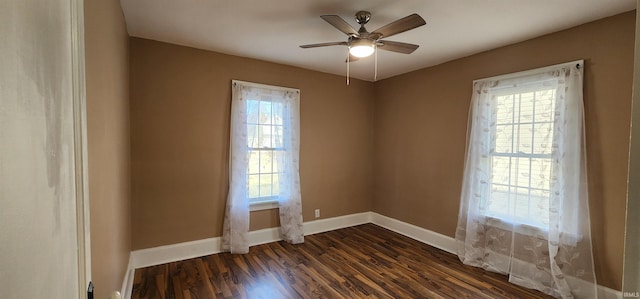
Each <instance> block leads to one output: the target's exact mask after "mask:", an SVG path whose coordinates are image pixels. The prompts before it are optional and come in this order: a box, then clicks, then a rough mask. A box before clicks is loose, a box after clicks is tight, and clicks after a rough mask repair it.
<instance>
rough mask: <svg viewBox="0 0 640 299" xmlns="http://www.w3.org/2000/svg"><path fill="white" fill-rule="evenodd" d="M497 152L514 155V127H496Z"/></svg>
mask: <svg viewBox="0 0 640 299" xmlns="http://www.w3.org/2000/svg"><path fill="white" fill-rule="evenodd" d="M495 140H496V141H495V143H496V144H495V151H496V152H497V153H512V152H513V151H512V147H513V126H512V125H496V136H495Z"/></svg>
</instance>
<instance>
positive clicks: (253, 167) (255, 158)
mask: <svg viewBox="0 0 640 299" xmlns="http://www.w3.org/2000/svg"><path fill="white" fill-rule="evenodd" d="M257 173H260V152H259V151H251V152H249V174H257Z"/></svg>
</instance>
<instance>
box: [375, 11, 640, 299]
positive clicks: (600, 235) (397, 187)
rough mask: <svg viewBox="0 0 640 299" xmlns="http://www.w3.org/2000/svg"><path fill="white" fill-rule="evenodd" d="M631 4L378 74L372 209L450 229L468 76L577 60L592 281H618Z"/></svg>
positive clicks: (455, 209)
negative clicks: (581, 63)
mask: <svg viewBox="0 0 640 299" xmlns="http://www.w3.org/2000/svg"><path fill="white" fill-rule="evenodd" d="M634 28H635V12H629V13H625V14H622V15H618V16H614V17H611V18H607V19H603V20H600V21H596V22H593V23H588V24H585V25H582V26H578V27H575V28H572V29H569V30H565V31H561V32H558V33H553V34H549V35H546V36H543V37H539V38H536V39H533V40H529V41H525V42H522V43H518V44H514V45H510V46H507V47H503V48H499V49H495V50H492V51H488V52H484V53H480V54H476V55H473V56H470V57H466V58H462V59H458V60H455V61H451V62H447V63H444V64H441V65H438V66H434V67H431V68H426V69H422V70H418V71H415V72H412V73H408V74H404V75H401V76H397V77H394V78H390V79H387V80H384V81H381V82H377V83H376V85H375V90H376V93H377V97H376V102H375V122H374V123H375V154H374V161H375V192H374V194H375V195H374V200H373V210H374V211H375V212H378V213H381V214H383V215H386V216H389V217H393V218H396V219H399V220H402V221H406V222H409V223H412V224H415V225H418V226H420V227H424V228H427V229H430V230H433V231H436V232H439V233H442V234H445V235H447V236H452V237H453V236H454V233H455V228H456V222H457V216H458V207H459V196H460V188H461V185H462V172H463V164H464V151H465V136H466V129H467V116H468V108H469V101H470V99H471V85H472V81H473V80H474V79H480V78H485V77H490V76H494V75H500V74H505V73H510V72H516V71H521V70H526V69H532V68H537V67H542V66H546V65H551V64H556V63H561V62H567V61H572V60H577V59H584V60H585V65H586V68H585V77H584V83H585V85H584V100H585V110H586V112H585V113H586V130H587V156H588V171H589V184H590V186H589V192H590V207H591V221H592V236H593V242H594V252H595V264H596V271H597V278H598V282H599V283H600V284H602V285H605V286H607V287H611V288H613V289H617V290H620V289H621V282H622V260H623V258H622V255H623V236H624V215H625V201H626V180H627V158H628V150H629V121H630V118H629V110H630V107H631V83H632V71H633V49H634Z"/></svg>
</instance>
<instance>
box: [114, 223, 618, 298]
mask: <svg viewBox="0 0 640 299" xmlns="http://www.w3.org/2000/svg"><path fill="white" fill-rule="evenodd" d="M365 223H373V224H376V225H378V226H381V227H384V228H386V229H388V230H391V231H394V232H397V233H399V234H401V235H404V236H407V237H409V238H412V239H415V240H417V241H420V242H422V243H425V244H428V245H431V246H433V247H436V248H439V249H441V250H444V251H446V252H449V253H453V254H456V242H455V239H454V238H452V237H449V236H445V235H442V234H440V233H436V232H434V231H431V230H428V229H425V228H422V227H419V226H415V225H413V224H409V223H406V222H403V221H400V220H397V219H394V218H390V217H387V216H384V215H381V214H378V213H375V212H364V213H358V214H350V215H345V216H339V217H333V218H326V219H320V220H314V221H308V222H305V223H304V224H303V225H304V226H303V229H304V234H305V236H307V235H313V234H317V233H322V232H327V231H332V230H336V229H341V228H345V227H351V226H356V225H360V224H365ZM280 240H282V238H281V237H280V228H278V227H274V228H267V229H261V230H257V231H251V232H249V244H250V245H251V246H253V245H259V244H265V243H270V242H276V241H280ZM220 245H221V238H220V237H215V238H209V239H203V240H196V241H190V242H184V243H178V244H172V245H165V246H159V247H153V248H147V249H141V250H135V251H132V252H131V255H130V259H129V269H128V271H127V273H126V274H125V279H124V281H123V286H122V294H123V298H131V290H132V288H133V278H134V277H133V276H134V271H135V269H137V268H144V267H149V266H154V265H160V264H165V263H170V262H175V261H181V260H186V259H191V258H195V257H200V256H206V255H211V254H216V253H220ZM598 295H599V297H600V298H604V299H621V298H622V292H621V291H616V290H613V289H610V288H607V287H604V286H601V285H599V286H598Z"/></svg>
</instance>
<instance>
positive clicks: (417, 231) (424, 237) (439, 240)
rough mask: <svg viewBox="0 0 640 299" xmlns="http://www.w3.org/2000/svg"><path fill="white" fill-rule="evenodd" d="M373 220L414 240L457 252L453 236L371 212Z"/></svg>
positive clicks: (374, 222) (450, 251)
mask: <svg viewBox="0 0 640 299" xmlns="http://www.w3.org/2000/svg"><path fill="white" fill-rule="evenodd" d="M371 220H372V221H371V222H373V224H376V225H378V226H382V227H384V228H386V229H388V230H391V231H394V232H396V233H399V234H401V235H405V236H407V237H409V238H412V239H414V240H418V241H420V242H422V243H425V244H428V245H431V246H433V247H435V248H438V249H442V250H444V251H446V252H449V253H453V254H456V240H455V239H454V238H452V237H449V236H445V235H443V234H439V233H436V232H434V231H430V230H428V229H425V228H422V227H419V226H415V225H413V224H409V223H406V222H402V221H400V220H397V219H393V218H390V217H387V216H384V215H380V214H378V213H374V212H371Z"/></svg>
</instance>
